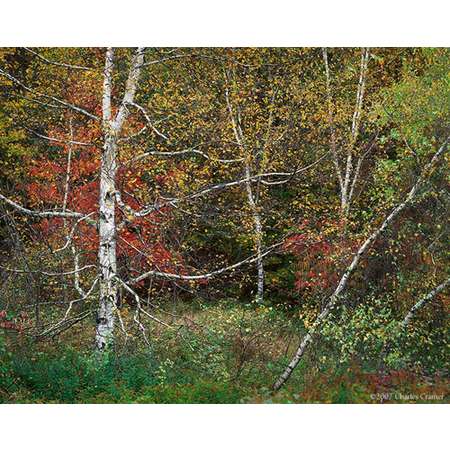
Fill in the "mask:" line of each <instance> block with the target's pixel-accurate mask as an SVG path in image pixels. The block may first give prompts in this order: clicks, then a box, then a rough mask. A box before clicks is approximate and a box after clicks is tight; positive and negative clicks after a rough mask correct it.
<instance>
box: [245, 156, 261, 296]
mask: <svg viewBox="0 0 450 450" xmlns="http://www.w3.org/2000/svg"><path fill="white" fill-rule="evenodd" d="M250 176H251V174H250V166H249V163H248V162H246V164H245V177H246V178H247V179H250ZM245 186H246V189H247V199H248V204H249V206H250V209H251V211H252V215H253V223H254V227H255V235H254V241H255V245H256V257H257V259H256V267H257V270H258V281H257V291H256V298H255V299H256V302H257V303H262V302H263V300H264V264H263V257H262V238H263V232H262V223H261V216H260V214H259V211H258V206H257V205H256V202H255V197H254V195H253V190H252V185H251V182H250V181H247V182H246V183H245Z"/></svg>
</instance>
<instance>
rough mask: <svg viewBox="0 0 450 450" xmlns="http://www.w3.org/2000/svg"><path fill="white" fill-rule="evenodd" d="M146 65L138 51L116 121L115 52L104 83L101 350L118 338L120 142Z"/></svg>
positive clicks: (109, 59) (108, 56)
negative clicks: (115, 332)
mask: <svg viewBox="0 0 450 450" xmlns="http://www.w3.org/2000/svg"><path fill="white" fill-rule="evenodd" d="M143 62H144V49H143V48H139V49H137V51H136V53H135V55H134V57H133V59H132V62H131V68H130V72H129V74H128V79H127V82H126V86H125V93H124V96H123V99H122V102H121V104H120V108H119V110H118V112H117V115H116V117H115V119H112V110H111V91H112V71H113V66H114V52H113V50H112V48H109V49H108V50H107V52H106V61H105V70H104V81H103V101H102V110H103V134H104V144H103V151H102V159H101V168H100V196H99V250H98V262H99V266H100V267H99V271H100V274H99V290H100V299H99V307H98V311H97V327H96V336H95V344H96V347H97V349H98V350H104V349H106V348H108V347H109V346H110V345H111V344H112V341H113V338H114V317H115V309H116V305H117V291H118V286H117V258H116V235H117V227H116V220H115V205H116V192H117V190H116V172H117V140H118V138H119V134H120V132H121V129H122V126H123V124H124V122H125V120H126V118H127V116H128V114H129V111H128V108H127V106H128V105H129V104H132V103H133V101H134V96H135V93H136V90H137V85H138V82H139V76H140V72H141V67H142V65H143Z"/></svg>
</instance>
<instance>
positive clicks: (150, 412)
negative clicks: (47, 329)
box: [0, 405, 448, 450]
mask: <svg viewBox="0 0 450 450" xmlns="http://www.w3.org/2000/svg"><path fill="white" fill-rule="evenodd" d="M446 411H447V413H448V406H446V405H416V406H408V405H379V406H368V405H327V406H324V405H222V406H219V405H178V406H174V405H110V406H102V405H78V406H63V405H0V420H1V422H0V424H1V434H2V436H1V443H2V448H5V449H6V448H14V449H25V448H35V449H46V450H53V449H58V450H61V449H62V448H63V449H65V450H71V449H77V450H79V449H80V448H81V449H86V450H88V449H92V448H100V449H103V448H106V449H108V450H114V449H122V450H125V449H140V448H159V449H172V448H173V449H177V448H181V449H191V448H192V449H196V450H201V449H208V450H211V449H218V450H220V449H226V450H230V449H231V450H233V449H235V450H241V449H242V450H244V449H248V450H253V449H255V450H264V449H271V450H277V449H291V448H295V449H301V448H308V449H326V448H330V449H336V450H340V449H346V450H347V449H358V450H361V449H365V450H372V449H373V450H380V449H381V450H390V449H408V450H414V449H421V450H423V449H426V448H442V447H444V446H445V442H446V441H447V420H446V419H447V415H446Z"/></svg>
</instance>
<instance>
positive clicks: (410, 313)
mask: <svg viewBox="0 0 450 450" xmlns="http://www.w3.org/2000/svg"><path fill="white" fill-rule="evenodd" d="M449 284H450V278H447V279H446V280H445V281H444V282H443V283H441V284H440V285H439V286H437V287H435V288H434V289H433V290H432V291H431V292H429V293H428V294H427V295H426V296H425V297H423V298H422V299H420V300H419V301H418V302H417V303H415V304H414V306H413V307H412V308H411V309H410V310H409V311H408V314H406V316H405V318H404V319H403V321H402V323H401V326H402V328H406V327H407V326H408V324H409V322H411V320H412V318H413V317H414V316H415V315H416V314H417V311H419V310H420V309H422V308H423V307H424V306H425V305H426V304H427V303H429V302H430V301H431V300H433V298H434V297H436V295H437V294H439V292H441V291H443V290H444V289H445V288H446V287H447V286H448V285H449Z"/></svg>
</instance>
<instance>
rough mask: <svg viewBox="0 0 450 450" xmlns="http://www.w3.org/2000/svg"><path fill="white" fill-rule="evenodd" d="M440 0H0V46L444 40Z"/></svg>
mask: <svg viewBox="0 0 450 450" xmlns="http://www.w3.org/2000/svg"><path fill="white" fill-rule="evenodd" d="M449 5H450V2H448V1H446V0H427V1H419V0H376V1H373V0H370V1H369V0H222V1H220V0H76V1H68V0H66V1H61V0H60V1H57V0H28V1H24V0H5V1H4V2H2V5H1V9H0V14H1V24H0V45H1V46H23V45H28V46H105V45H114V46H135V45H137V44H140V45H151V46H323V45H326V46H360V45H370V46H444V47H445V46H450V27H449V19H448V18H449V17H450V6H449Z"/></svg>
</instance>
